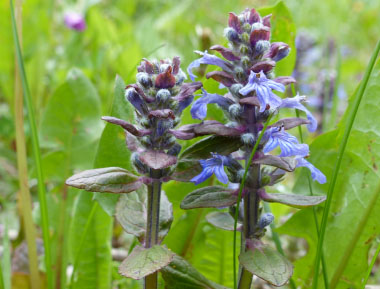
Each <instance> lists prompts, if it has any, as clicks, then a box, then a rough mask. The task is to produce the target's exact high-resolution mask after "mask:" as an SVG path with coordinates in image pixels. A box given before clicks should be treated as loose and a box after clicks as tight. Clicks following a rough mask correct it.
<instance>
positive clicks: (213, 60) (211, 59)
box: [187, 50, 231, 81]
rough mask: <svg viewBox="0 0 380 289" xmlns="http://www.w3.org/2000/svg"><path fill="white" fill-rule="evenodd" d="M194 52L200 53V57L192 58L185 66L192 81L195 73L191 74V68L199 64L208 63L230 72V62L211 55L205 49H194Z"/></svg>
mask: <svg viewBox="0 0 380 289" xmlns="http://www.w3.org/2000/svg"><path fill="white" fill-rule="evenodd" d="M195 52H196V53H198V54H200V55H202V57H201V58H199V59H196V60H194V61H193V62H191V63H190V65H189V66H188V67H187V73H188V74H189V76H190V78H191V80H192V81H194V80H195V77H196V76H195V75H194V74H193V72H192V70H193V69H194V68H196V67H199V66H200V65H201V64H209V65H216V66H219V67H220V68H222V69H223V70H225V71H227V72H230V71H231V64H230V63H228V62H227V61H225V60H223V59H221V58H219V57H217V56H215V55H212V54H208V53H207V50H206V51H205V52H201V51H195Z"/></svg>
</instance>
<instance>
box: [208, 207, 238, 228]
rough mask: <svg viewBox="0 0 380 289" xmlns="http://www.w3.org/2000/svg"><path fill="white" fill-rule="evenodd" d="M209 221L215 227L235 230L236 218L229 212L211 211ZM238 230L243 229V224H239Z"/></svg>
mask: <svg viewBox="0 0 380 289" xmlns="http://www.w3.org/2000/svg"><path fill="white" fill-rule="evenodd" d="M206 219H207V221H208V222H209V223H210V224H212V225H214V226H215V227H217V228H219V229H222V230H226V231H233V230H234V218H233V217H232V216H231V214H229V213H227V212H218V211H217V212H211V213H209V214H207V216H206ZM237 230H238V231H239V230H241V224H238V226H237Z"/></svg>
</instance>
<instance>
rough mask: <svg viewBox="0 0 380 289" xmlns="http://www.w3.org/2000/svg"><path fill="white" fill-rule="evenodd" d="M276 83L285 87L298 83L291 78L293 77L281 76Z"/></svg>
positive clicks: (276, 79)
mask: <svg viewBox="0 0 380 289" xmlns="http://www.w3.org/2000/svg"><path fill="white" fill-rule="evenodd" d="M274 81H275V82H278V83H281V84H283V85H288V84H291V83H296V82H297V81H296V80H295V79H294V78H293V77H291V76H280V77H276V78H275V79H274Z"/></svg>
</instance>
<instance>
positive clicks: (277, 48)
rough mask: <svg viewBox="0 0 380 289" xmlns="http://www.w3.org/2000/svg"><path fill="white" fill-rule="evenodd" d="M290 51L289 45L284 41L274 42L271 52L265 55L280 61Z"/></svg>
mask: <svg viewBox="0 0 380 289" xmlns="http://www.w3.org/2000/svg"><path fill="white" fill-rule="evenodd" d="M289 52H290V48H289V45H288V44H286V43H284V42H273V43H272V44H271V46H270V50H269V53H268V54H267V55H265V57H269V58H272V59H273V60H274V61H280V60H281V59H283V58H285V57H286V56H288V54H289Z"/></svg>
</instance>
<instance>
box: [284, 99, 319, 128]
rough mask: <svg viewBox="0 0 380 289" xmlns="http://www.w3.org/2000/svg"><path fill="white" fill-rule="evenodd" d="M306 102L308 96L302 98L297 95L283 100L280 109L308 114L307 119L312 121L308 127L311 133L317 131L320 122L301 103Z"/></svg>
mask: <svg viewBox="0 0 380 289" xmlns="http://www.w3.org/2000/svg"><path fill="white" fill-rule="evenodd" d="M305 100H306V96H301V95H298V94H297V95H296V96H295V97H291V98H285V99H283V100H282V103H281V105H280V107H286V108H295V109H298V110H302V111H304V112H305V113H306V117H307V119H308V120H309V121H310V124H308V125H307V128H308V130H309V131H310V132H313V131H315V130H316V129H317V126H318V122H317V120H316V119H315V117H314V116H313V115H312V113H311V112H310V111H309V110H308V109H307V108H306V107H304V106H303V104H302V103H301V102H303V101H305Z"/></svg>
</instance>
